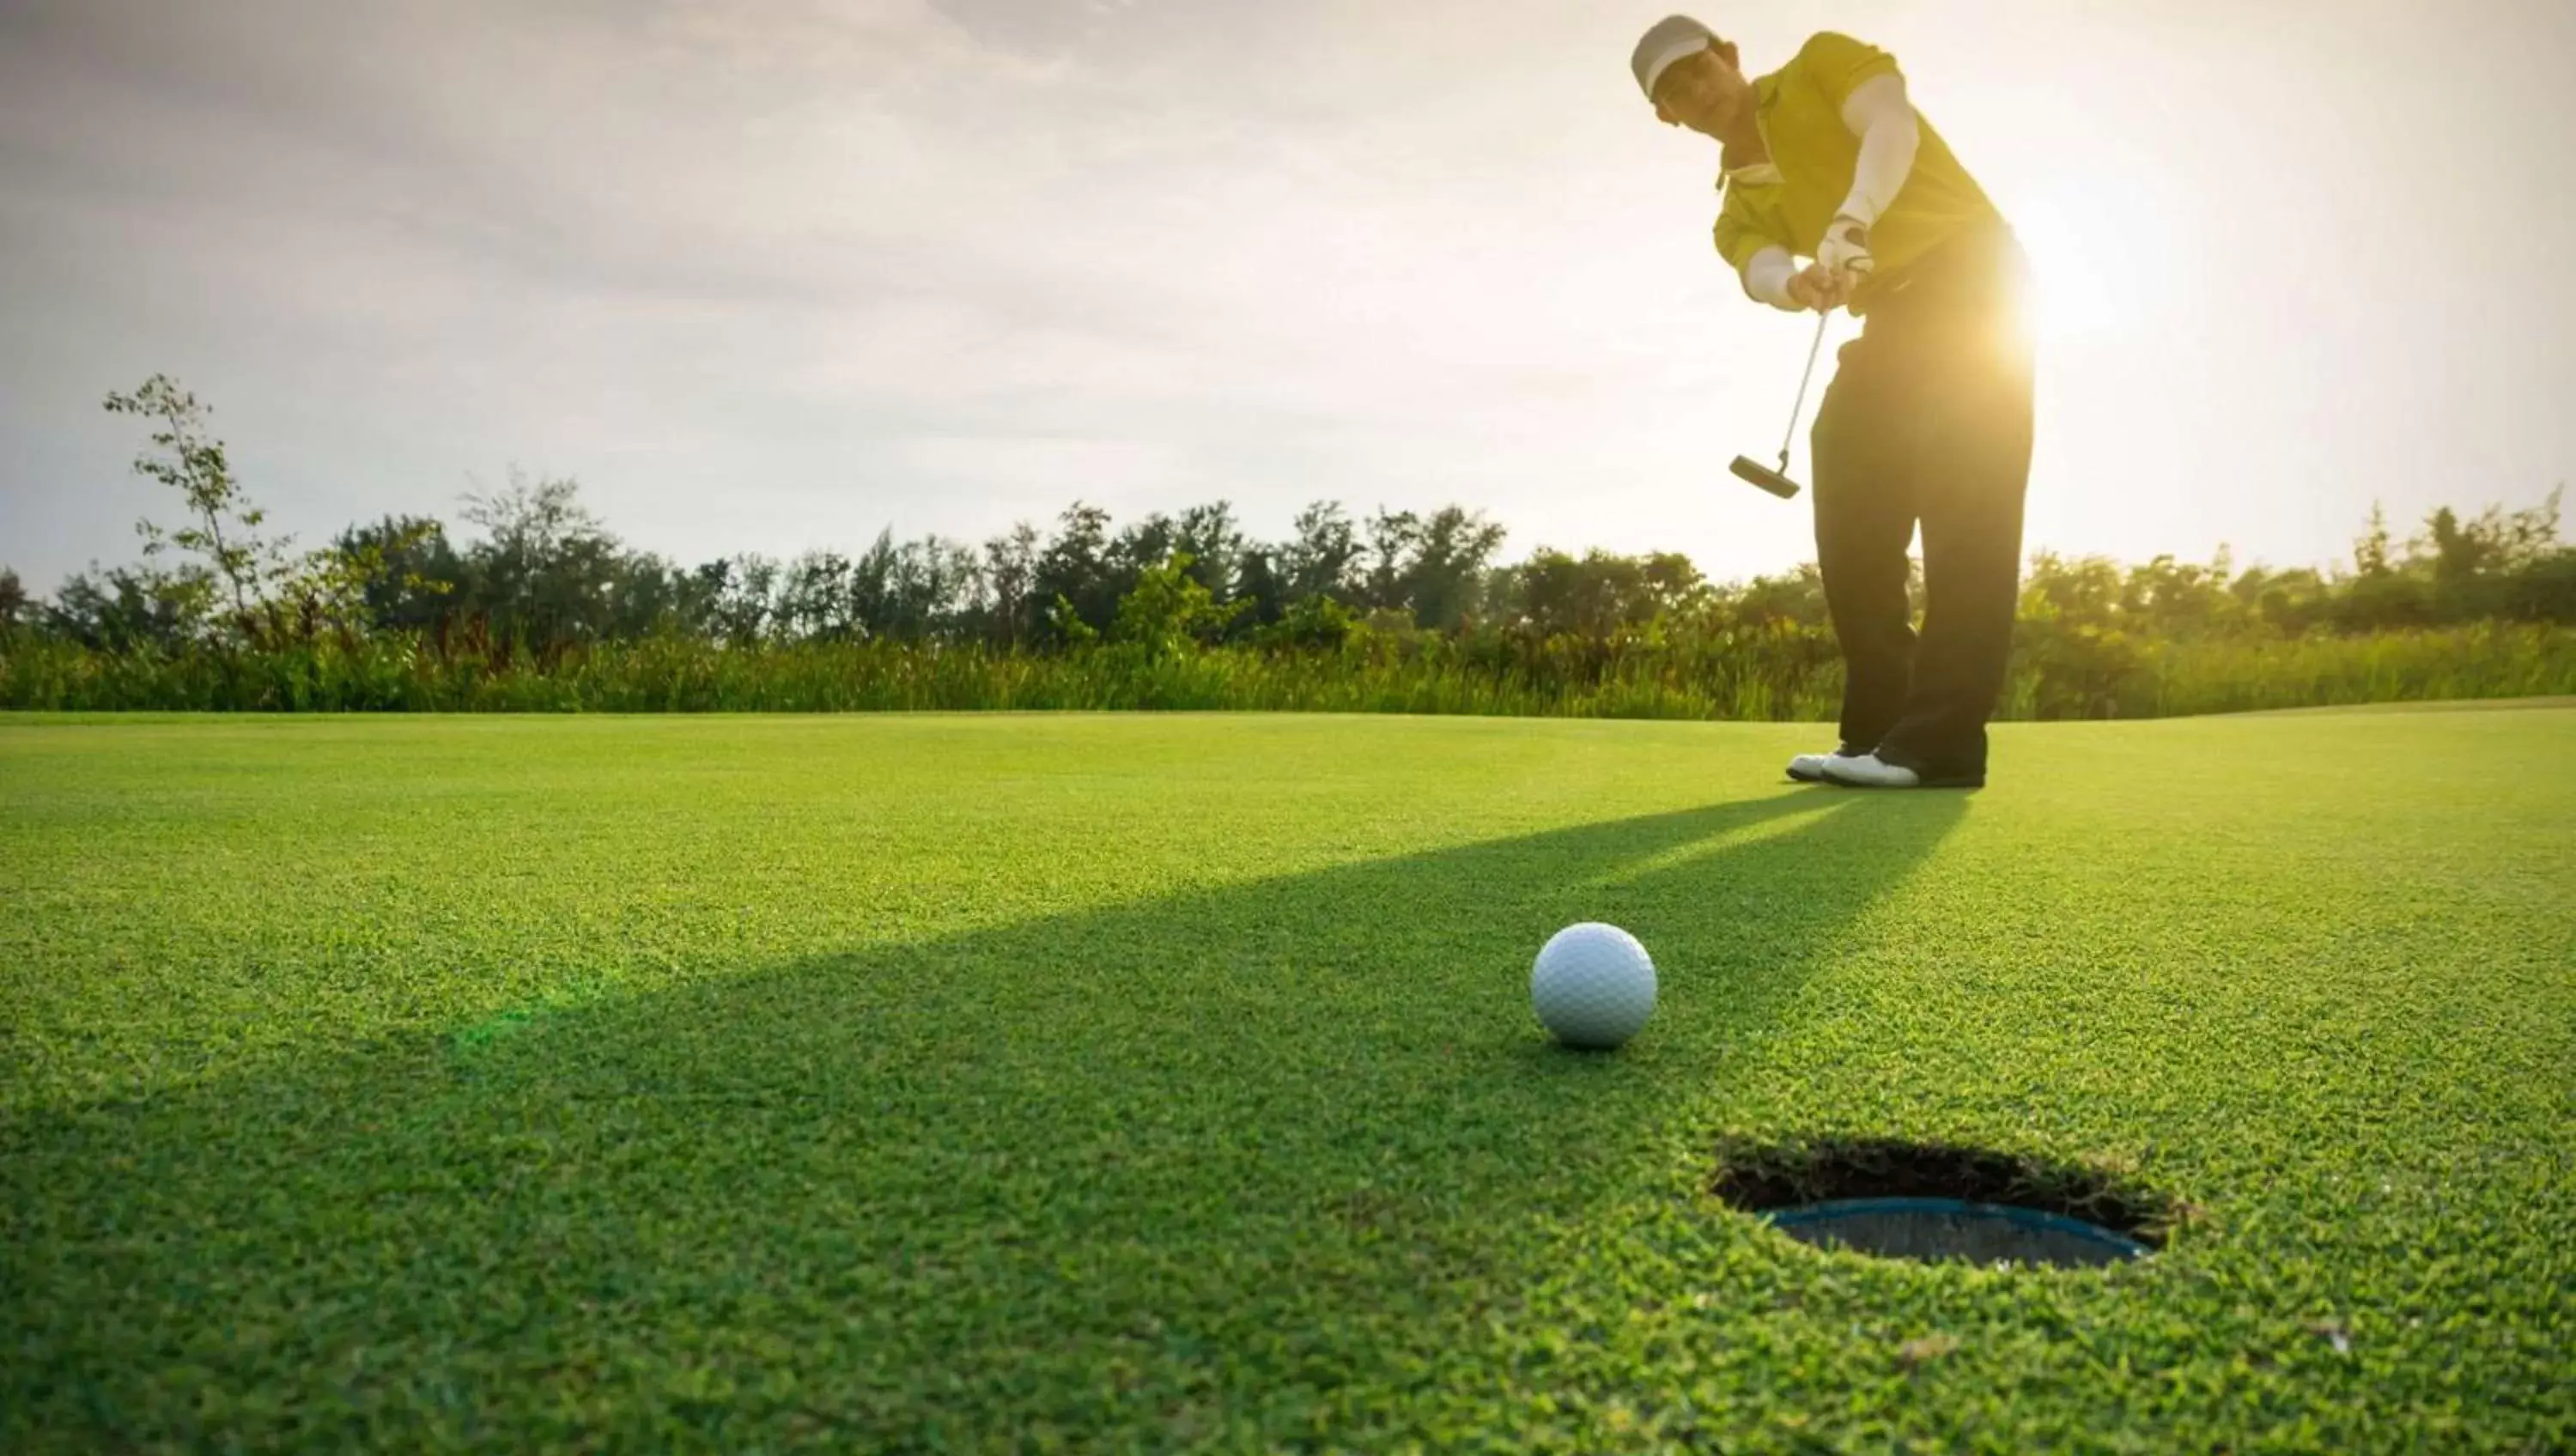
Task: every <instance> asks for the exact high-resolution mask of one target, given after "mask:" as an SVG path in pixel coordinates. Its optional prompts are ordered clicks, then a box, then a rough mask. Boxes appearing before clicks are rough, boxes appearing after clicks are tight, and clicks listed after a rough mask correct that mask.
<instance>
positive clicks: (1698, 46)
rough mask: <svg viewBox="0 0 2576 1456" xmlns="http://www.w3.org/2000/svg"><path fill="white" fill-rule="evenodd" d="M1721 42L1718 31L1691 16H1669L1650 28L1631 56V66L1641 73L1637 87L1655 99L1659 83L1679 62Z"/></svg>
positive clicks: (1648, 97)
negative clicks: (1666, 72) (1656, 84)
mask: <svg viewBox="0 0 2576 1456" xmlns="http://www.w3.org/2000/svg"><path fill="white" fill-rule="evenodd" d="M1715 44H1717V32H1715V31H1713V30H1710V29H1709V28H1708V27H1707V26H1705V25H1702V24H1700V23H1699V22H1698V21H1696V20H1693V19H1691V18H1690V17H1689V16H1687V15H1667V16H1665V17H1664V18H1663V19H1661V20H1658V21H1656V22H1655V23H1654V24H1653V25H1651V26H1649V27H1647V29H1646V34H1645V36H1644V38H1643V39H1641V40H1639V41H1638V42H1637V53H1636V54H1635V55H1633V56H1630V57H1629V58H1628V69H1629V70H1632V71H1634V72H1636V73H1637V88H1638V89H1639V90H1641V91H1643V92H1645V93H1646V99H1647V100H1648V101H1652V100H1654V99H1655V83H1656V82H1657V81H1660V80H1662V79H1663V77H1664V72H1665V71H1667V70H1669V69H1671V68H1672V64H1673V62H1675V61H1678V60H1680V59H1682V58H1683V57H1685V56H1695V55H1698V54H1699V53H1700V52H1701V51H1704V50H1707V49H1708V48H1709V47H1711V46H1713V45H1715Z"/></svg>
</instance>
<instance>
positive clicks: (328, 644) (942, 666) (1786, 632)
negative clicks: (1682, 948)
mask: <svg viewBox="0 0 2576 1456" xmlns="http://www.w3.org/2000/svg"><path fill="white" fill-rule="evenodd" d="M1841 691H1842V671H1841V666H1840V663H1839V662H1838V660H1837V658H1836V656H1835V653H1834V651H1833V644H1832V642H1831V640H1830V638H1829V637H1828V636H1827V635H1826V634H1824V633H1822V632H1819V631H1816V630H1814V629H1801V628H1796V627H1788V626H1782V627H1777V628H1772V629H1766V630H1761V631H1753V632H1747V633H1743V634H1736V635H1730V636H1726V637H1719V638H1705V639H1697V640H1694V641H1691V642H1688V643H1682V644H1666V643H1656V642H1646V643H1630V644H1620V645H1605V644H1600V643H1590V642H1578V641H1573V640H1559V641H1555V642H1550V643H1544V644H1535V645H1532V644H1510V643H1503V642H1497V641H1490V640H1489V641H1484V642H1476V641H1459V640H1452V639H1446V638H1438V637H1430V638H1424V639H1420V640H1417V641H1410V642H1400V643H1399V642H1394V641H1387V640H1381V641H1377V642H1373V643H1369V644H1366V645H1364V646H1355V647H1351V648H1346V649H1343V650H1339V651H1330V650H1314V651H1297V652H1285V651H1282V652H1265V651H1256V650H1253V649H1248V648H1218V649H1210V650H1205V651H1191V652H1180V653H1160V654H1158V653H1150V652H1147V651H1145V650H1144V649H1142V648H1140V647H1137V646H1133V645H1111V646H1099V647H1092V648H1087V649H1082V650H1077V651H1073V652H1067V653H1061V654H1043V655H1042V654H1031V653H1024V652H1005V651H996V650H993V649H988V648H985V647H981V646H976V645H917V644H901V643H891V642H850V643H819V644H804V645H795V646H770V647H757V648H739V647H726V646H721V645H717V644H712V643H707V642H703V641H698V640H694V639H686V638H661V639H650V640H646V641H642V642H635V643H618V644H606V645H602V646H598V647H592V648H587V649H577V650H570V651H566V652H562V653H559V654H553V655H550V656H548V657H545V658H542V659H541V658H538V657H533V656H530V655H528V654H525V653H521V652H514V651H510V650H508V649H494V650H476V651H453V650H441V649H439V648H438V647H437V646H436V645H435V644H432V643H428V642H425V641H421V640H416V639H412V638H408V637H402V636H390V635H389V636H377V637H361V638H353V639H348V640H323V641H319V642H315V643H311V644H304V645H298V646H293V647H285V648H275V649H269V650H262V651H233V652H226V651H219V650H213V649H200V650H191V651H188V652H184V653H179V654H170V655H165V654H161V653H157V652H148V651H146V652H131V653H109V652H98V651H92V650H88V649H85V648H82V647H79V646H77V645H74V644H69V643H64V642H60V641H49V640H39V639H34V638H27V637H21V638H18V639H15V640H13V641H10V642H8V643H6V644H5V645H0V708H12V709H53V710H108V711H115V710H128V709H151V710H176V711H213V712H468V713H480V712H529V713H573V712H590V713H651V712H885V711H921V710H975V709H1018V710H1047V709H1095V710H1098V709H1109V710H1117V709H1139V710H1194V709H1195V710H1232V711H1275V712H1349V713H1449V714H1488V715H1517V716H1549V717H1599V718H1680V719H1800V720H1813V719H1823V718H1831V717H1832V716H1834V713H1835V710H1836V705H1837V702H1838V699H1839V696H1840V694H1841ZM2542 694H2576V630H2571V629H2568V628H2563V627H2537V626H2506V625H2491V626H2481V627H2467V628H2452V629H2442V630H2426V631H2404V632H2384V633H2377V634H2372V635H2365V636H2343V637H2336V636H2311V637H2298V638H2265V637H2251V636H2248V637H2229V638H2214V639H2209V640H2200V641H2161V642H2159V641H2139V640H2136V639H2130V638H2123V637H2121V636H2120V635H2119V634H2089V633H2058V632H2055V631H2053V630H2050V629H2048V628H2045V627H2037V628H2031V629H2026V630H2025V632H2024V634H2023V640H2022V643H2021V648H2020V651H2019V652H2018V654H2017V657H2016V662H2015V667H2014V672H2013V675H2012V678H2011V681H2010V683H2009V685H2008V687H2007V690H2006V696H2005V702H2004V704H2003V710H2002V712H2003V716H2005V717H2008V718H2108V717H2128V718H2151V717H2166V716H2173V715H2179V714H2189V713H2216V712H2233V711H2242V710H2248V709H2269V708H2296V707H2317V706H2327V705H2334V704H2351V703H2384V702H2406V701H2428V700H2438V699H2455V698H2491V697H2523V696H2533V695H2542Z"/></svg>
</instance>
